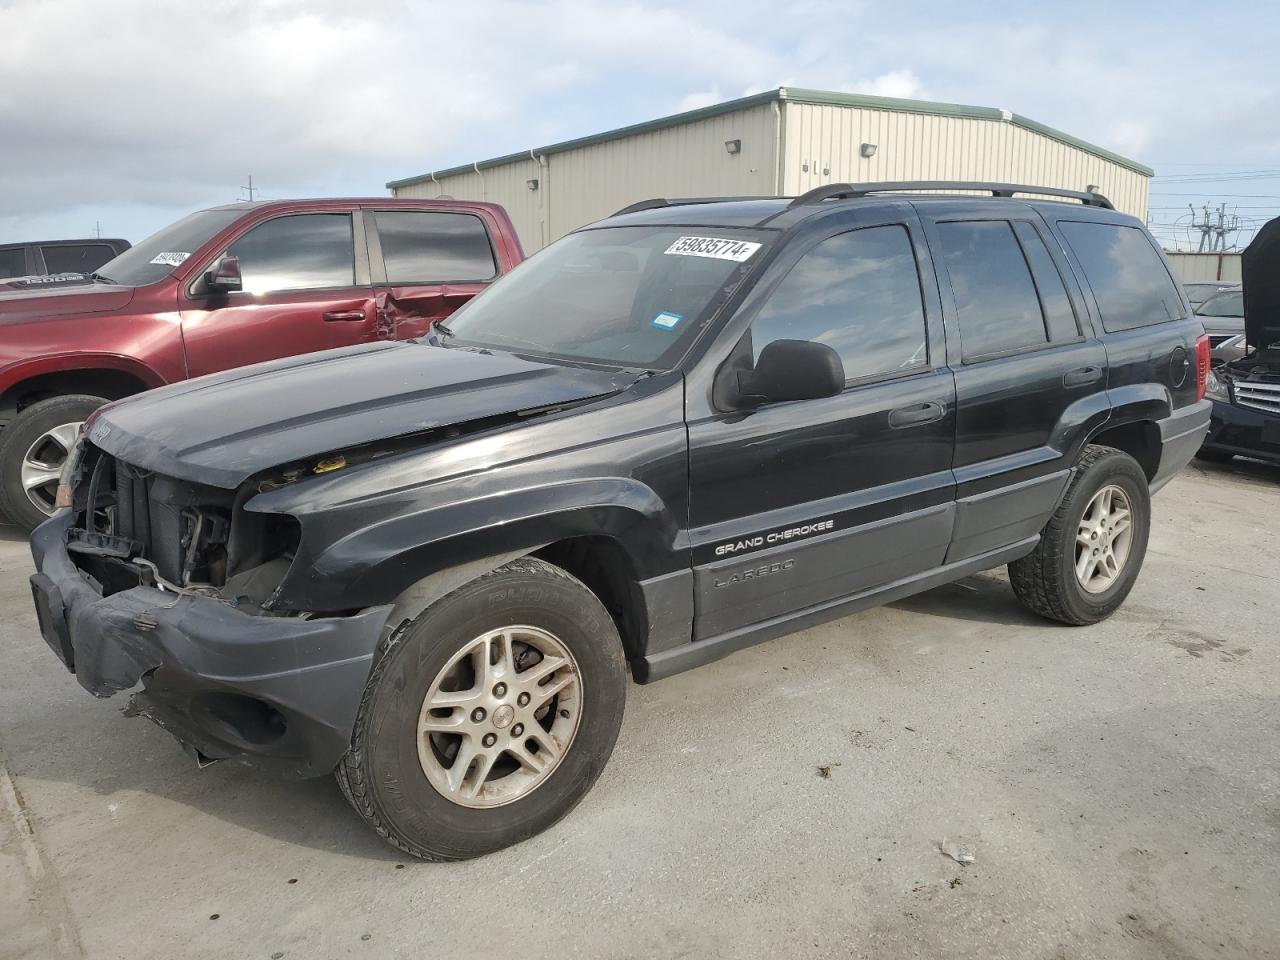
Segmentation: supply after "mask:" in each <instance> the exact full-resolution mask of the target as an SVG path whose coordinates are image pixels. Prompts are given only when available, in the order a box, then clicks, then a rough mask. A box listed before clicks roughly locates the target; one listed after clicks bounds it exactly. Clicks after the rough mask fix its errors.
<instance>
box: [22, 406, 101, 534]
mask: <svg viewBox="0 0 1280 960" xmlns="http://www.w3.org/2000/svg"><path fill="white" fill-rule="evenodd" d="M106 402H107V401H106V400H104V399H102V398H101V397H90V396H85V395H82V394H76V395H72V396H65V397H52V398H50V399H48V400H41V401H40V402H39V403H33V404H32V405H31V406H29V407H27V408H26V409H25V410H23V411H22V412H21V413H20V414H18V416H17V417H15V418H14V419H13V420H12V421H10V422H9V425H8V426H7V427H5V428H4V432H3V433H0V509H3V511H4V514H5V516H6V517H8V518H9V519H10V520H11V521H13V522H14V523H16V524H17V525H18V526H20V527H22V528H23V529H24V530H32V529H34V528H35V527H36V526H37V525H38V524H40V523H42V522H43V521H45V520H47V519H48V518H49V517H50V516H52V515H53V509H54V507H53V504H54V498H55V497H56V496H57V493H58V478H59V476H60V475H61V473H62V467H63V464H65V463H66V462H67V457H68V456H69V455H70V454H71V448H72V447H73V446H74V445H75V442H76V437H77V436H79V434H80V427H81V426H82V425H83V424H84V421H85V419H86V418H87V417H88V416H89V414H91V413H93V411H95V410H97V409H98V408H99V407H100V406H102V405H103V404H104V403H106Z"/></svg>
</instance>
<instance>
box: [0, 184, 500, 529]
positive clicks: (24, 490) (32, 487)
mask: <svg viewBox="0 0 1280 960" xmlns="http://www.w3.org/2000/svg"><path fill="white" fill-rule="evenodd" d="M523 257H524V254H523V252H522V250H521V248H520V240H519V238H518V237H517V236H516V232H515V229H514V228H513V227H512V225H511V221H510V219H509V218H508V217H507V214H506V211H505V210H503V209H502V208H501V207H499V206H497V205H495V204H489V203H468V202H461V201H452V200H449V201H443V200H401V199H390V198H383V199H364V200H360V199H354V200H282V201H268V202H259V203H235V204H229V205H227V206H223V207H214V208H212V209H209V210H201V211H200V212H199V213H193V214H191V215H190V216H188V217H184V218H183V219H182V220H179V221H178V222H177V223H174V224H172V225H170V226H168V227H166V228H164V229H163V230H161V231H160V232H159V233H156V234H155V235H153V236H151V237H149V238H148V239H146V240H144V241H142V242H141V243H139V244H138V245H137V246H135V247H133V248H131V249H129V250H126V251H125V252H124V253H122V254H120V256H118V257H116V258H115V259H114V260H111V261H110V262H108V263H107V264H105V265H104V266H102V267H100V268H99V269H98V271H97V272H95V273H92V274H88V275H65V274H64V275H61V276H57V277H24V278H18V279H13V280H7V281H5V282H3V283H0V509H2V510H3V512H4V514H5V515H6V516H7V517H8V518H9V519H10V520H12V521H13V522H15V523H17V524H20V525H21V526H23V527H27V528H30V527H33V526H35V524H37V523H39V522H40V521H41V520H43V519H44V518H45V516H47V515H48V514H50V513H51V512H52V511H53V509H54V503H55V497H56V494H57V485H58V475H59V472H60V471H61V468H62V464H63V461H64V460H65V459H66V455H67V451H68V449H69V447H70V445H71V444H72V443H73V442H74V440H75V437H76V435H77V433H78V432H79V429H80V424H81V423H82V422H83V421H84V419H85V417H87V416H88V415H89V414H90V413H91V412H92V411H93V410H94V409H96V408H97V407H98V406H100V405H101V404H102V403H103V402H104V401H106V400H116V399H119V398H120V397H124V396H127V395H129V394H132V393H138V392H140V391H142V390H147V389H150V388H151V387H157V386H160V385H161V384H165V383H172V382H174V381H175V380H183V379H186V378H188V377H198V376H201V375H202V374H206V373H213V372H215V371H218V370H225V369H227V368H229V367H238V366H242V365H244V364H248V363H257V362H259V361H263V360H274V359H276V358H279V357H287V356H293V355H295V354H299V353H309V352H311V351H314V350H327V349H329V348H331V347H344V346H349V345H351V344H356V343H364V342H368V341H371V340H389V339H399V340H402V339H407V338H410V337H416V336H419V335H421V334H424V333H426V332H427V330H428V329H429V328H430V327H431V325H432V324H433V323H436V322H438V321H440V320H442V319H444V318H445V317H447V316H449V314H451V313H452V312H453V311H454V310H456V309H457V308H458V307H459V306H460V305H461V304H463V303H465V302H466V301H467V300H469V299H470V298H471V297H473V296H475V295H476V294H477V293H479V292H480V291H481V290H483V289H484V287H485V286H486V285H487V284H488V283H489V282H490V281H492V280H494V279H495V278H496V277H498V276H499V275H500V274H502V273H505V272H506V271H507V270H510V269H511V268H512V267H514V266H515V265H516V264H517V263H519V262H520V261H521V260H522V259H523ZM208 415H209V416H210V417H216V416H217V415H218V412H217V411H216V410H210V411H209V412H208Z"/></svg>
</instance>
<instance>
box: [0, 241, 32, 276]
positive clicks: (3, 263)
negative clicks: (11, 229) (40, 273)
mask: <svg viewBox="0 0 1280 960" xmlns="http://www.w3.org/2000/svg"><path fill="white" fill-rule="evenodd" d="M26 275H27V251H26V249H25V248H23V247H13V248H11V249H9V250H0V277H25V276H26Z"/></svg>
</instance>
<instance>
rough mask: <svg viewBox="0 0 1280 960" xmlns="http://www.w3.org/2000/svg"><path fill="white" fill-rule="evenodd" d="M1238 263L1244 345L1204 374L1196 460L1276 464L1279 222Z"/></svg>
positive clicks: (1279, 443)
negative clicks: (1203, 433) (1209, 408)
mask: <svg viewBox="0 0 1280 960" xmlns="http://www.w3.org/2000/svg"><path fill="white" fill-rule="evenodd" d="M1240 262H1241V269H1242V270H1243V271H1244V303H1243V313H1244V320H1243V321H1242V323H1243V325H1244V335H1243V340H1244V344H1243V347H1242V348H1241V349H1238V351H1237V352H1239V353H1240V354H1241V356H1239V357H1236V358H1234V359H1230V360H1228V361H1227V362H1226V363H1223V364H1221V365H1219V366H1216V367H1215V368H1214V370H1213V372H1212V373H1211V374H1210V375H1209V382H1208V392H1209V396H1210V398H1211V399H1212V400H1213V422H1212V424H1211V425H1210V427H1209V435H1208V437H1206V438H1205V442H1204V446H1203V447H1201V449H1200V453H1199V456H1200V457H1201V458H1202V459H1204V460H1230V459H1231V458H1232V457H1235V456H1245V457H1253V458H1255V459H1259V460H1268V461H1270V462H1271V463H1280V218H1277V219H1275V220H1272V221H1271V222H1270V223H1268V224H1267V225H1266V226H1264V227H1263V228H1262V229H1261V230H1259V231H1258V235H1257V236H1256V237H1254V239H1253V242H1252V243H1250V244H1249V246H1248V247H1246V248H1245V251H1244V253H1243V255H1242V256H1241V258H1240ZM1228 346H1229V345H1228Z"/></svg>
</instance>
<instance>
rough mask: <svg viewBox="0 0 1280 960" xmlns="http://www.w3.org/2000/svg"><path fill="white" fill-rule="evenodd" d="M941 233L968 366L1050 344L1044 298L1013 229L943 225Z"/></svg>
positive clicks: (997, 223) (984, 223)
mask: <svg viewBox="0 0 1280 960" xmlns="http://www.w3.org/2000/svg"><path fill="white" fill-rule="evenodd" d="M938 233H939V235H940V236H941V238H942V260H943V263H944V264H945V265H946V268H947V275H948V276H949V277H950V278H951V290H952V293H953V294H954V295H955V301H956V314H957V317H958V318H959V321H960V342H961V345H962V353H963V356H964V359H965V361H972V360H981V359H983V358H985V357H991V356H995V355H998V354H1004V353H1011V352H1014V351H1018V350H1025V349H1027V348H1030V347H1038V346H1043V345H1044V344H1046V343H1048V342H1049V336H1048V333H1047V331H1046V329H1045V321H1044V314H1043V313H1042V312H1041V309H1040V298H1039V297H1038V296H1037V294H1036V286H1035V283H1034V282H1033V281H1032V279H1031V271H1030V270H1029V269H1028V267H1027V259H1026V257H1025V256H1023V253H1022V247H1021V246H1020V245H1019V243H1018V239H1017V237H1015V236H1014V233H1013V225H1012V224H1010V223H1009V222H1008V221H1005V220H980V221H972V222H964V223H940V224H938ZM1059 282H1061V281H1059Z"/></svg>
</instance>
